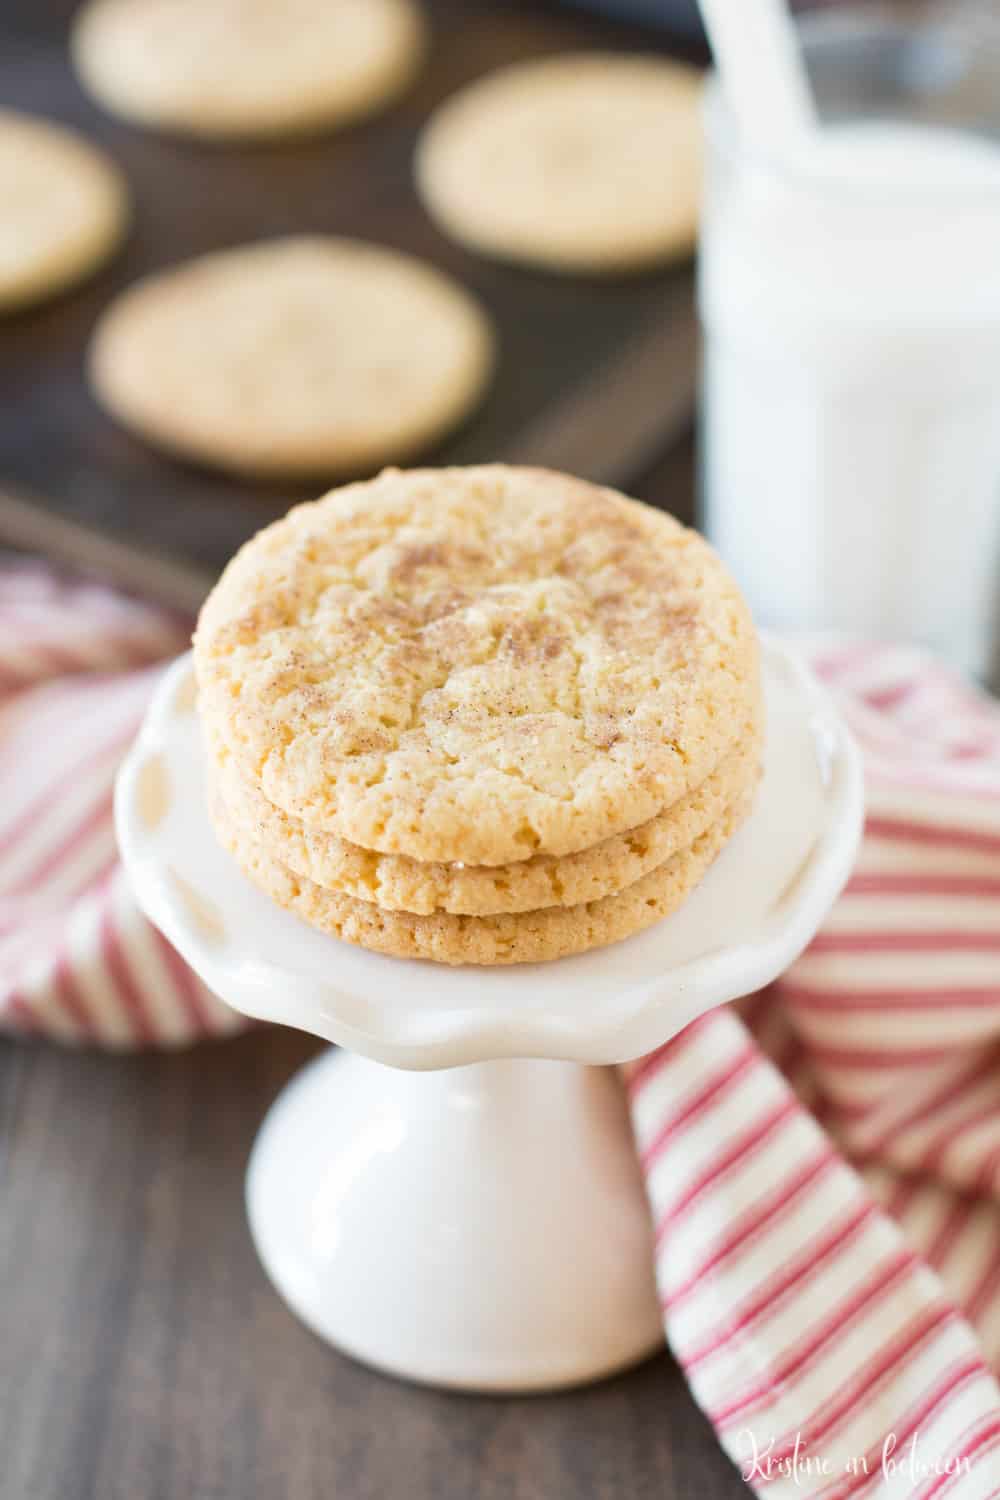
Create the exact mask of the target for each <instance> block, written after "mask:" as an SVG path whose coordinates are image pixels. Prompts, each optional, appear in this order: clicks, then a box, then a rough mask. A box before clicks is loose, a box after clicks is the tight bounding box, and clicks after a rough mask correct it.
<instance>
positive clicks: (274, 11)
mask: <svg viewBox="0 0 1000 1500" xmlns="http://www.w3.org/2000/svg"><path fill="white" fill-rule="evenodd" d="M72 51H73V58H74V61H75V63H76V67H77V71H78V72H79V74H80V77H81V78H82V80H83V82H84V84H85V85H86V86H87V88H88V89H89V90H90V91H91V93H92V94H93V95H94V97H95V98H96V99H98V100H100V102H101V103H102V104H104V105H105V106H106V107H107V108H108V109H110V110H112V111H113V112H114V113H115V114H119V115H123V116H124V117H125V118H126V119H129V120H134V121H135V122H137V123H138V124H140V125H147V126H151V127H152V128H154V129H162V130H169V131H176V132H179V133H183V134H185V135H196V136H205V137H214V138H219V139H227V138H233V139H238V138H243V137H272V136H273V137H279V136H287V135H301V134H303V133H306V132H313V131H318V130H327V129H331V128H333V127H335V126H337V125H341V124H343V123H345V122H346V121H348V120H354V119H356V118H358V117H359V116H361V115H365V114H369V113H371V112H372V111H373V110H375V109H378V108H379V107H380V106H381V105H383V104H385V103H386V102H387V101H388V100H390V99H392V98H394V97H395V95H396V94H398V93H399V92H400V91H401V90H402V89H403V88H404V87H405V85H406V84H407V83H409V81H410V79H411V78H412V76H413V74H414V73H415V71H416V69H417V67H418V66H419V63H420V60H421V57H422V55H423V51H424V26H423V21H422V18H421V13H420V11H419V9H418V8H417V6H416V5H415V4H414V3H413V0H281V3H277V0H89V3H87V4H85V5H84V6H83V7H82V9H81V10H80V11H79V13H78V15H77V18H76V21H75V24H74V27H73V34H72Z"/></svg>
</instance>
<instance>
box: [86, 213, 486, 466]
mask: <svg viewBox="0 0 1000 1500" xmlns="http://www.w3.org/2000/svg"><path fill="white" fill-rule="evenodd" d="M492 359H493V340H492V335H491V332H490V327H489V324H488V322H487V319H486V316H485V314H484V313H483V312H482V311H481V309H480V308H479V306H478V304H477V303H476V302H475V301H473V299H472V298H471V297H470V296H469V295H468V294H467V293H466V292H465V291H464V290H463V289H462V288H461V287H460V286H458V285H457V284H456V283H455V282H453V281H452V280H451V279H450V278H449V277H447V276H444V275H443V274H442V273H441V272H439V271H437V270H435V269H434V267H433V266H429V265H427V264H425V263H424V262H423V261H419V260H416V259H414V258H413V257H412V256H409V255H404V254H402V253H400V252H398V251H395V250H388V249H384V248H383V247H382V246H379V245H371V244H368V243H366V242H364V241H361V240H351V239H339V238H336V237H333V236H319V235H317V236H296V237H292V238H287V239H277V240H268V241H263V242H261V243H259V244H255V245H250V246H243V247H241V248H239V249H235V250H222V251H217V252H215V253H213V254H210V255H205V256H202V257H200V258H199V259H197V260H193V261H188V262H187V263H185V264H184V265H181V266H178V267H175V268H173V269H171V270H168V271H163V272H159V273H157V274H154V275H152V276H149V277H147V278H146V279H145V280H143V281H140V282H138V283H137V284H136V285H135V286H133V287H130V288H129V290H128V291H126V292H125V293H123V295H122V296H121V297H119V298H118V299H117V300H116V301H115V302H114V303H112V305H111V307H110V308H109V309H108V310H107V311H106V312H105V314H104V316H103V318H102V319H101V321H100V322H99V324H98V326H97V330H96V332H95V334H94V338H93V341H92V344H91V350H90V375H91V380H92V383H93V386H94V390H95V392H96V394H97V396H98V398H99V399H100V401H101V402H102V403H103V405H104V406H105V407H106V408H107V409H108V411H109V412H111V414H112V415H113V416H115V417H117V418H118V419H119V421H121V422H122V423H123V424H124V425H125V426H127V427H130V428H132V429H134V430H135V431H136V432H137V433H138V434H139V435H140V436H142V437H145V438H147V439H148V440H149V441H151V442H153V443H156V444H158V445H160V446H161V447H163V448H165V449H167V450H168V451H170V452H173V453H175V454H177V455H178V456H180V457H186V458H190V459H195V460H197V461H199V462H202V463H205V464H209V465H214V466H216V467H219V468H222V469H228V470H232V471H234V472H237V473H243V474H249V475H260V476H274V477H283V476H284V477H290V476H296V475H299V476H306V475H316V474H336V473H344V472H352V471H354V472H356V471H357V470H359V469H360V470H363V469H366V468H371V467H374V466H375V465H378V464H380V463H383V462H385V461H387V460H389V459H394V458H399V457H402V456H404V455H409V454H412V453H414V452H415V451H417V450H419V449H420V448H422V447H424V446H425V445H426V444H428V443H430V442H432V441H433V440H434V439H435V438H438V437H440V436H441V435H442V434H443V433H444V432H445V431H447V430H448V429H449V428H451V427H453V426H454V425H455V424H456V423H458V422H459V421H460V420H461V419H462V418H463V417H464V416H465V415H466V414H467V413H468V411H469V410H470V408H471V407H472V406H473V405H475V403H476V402H477V401H478V399H479V398H480V396H481V395H482V393H483V391H484V389H485V386H486V383H487V380H488V378H489V375H490V371H491V368H492Z"/></svg>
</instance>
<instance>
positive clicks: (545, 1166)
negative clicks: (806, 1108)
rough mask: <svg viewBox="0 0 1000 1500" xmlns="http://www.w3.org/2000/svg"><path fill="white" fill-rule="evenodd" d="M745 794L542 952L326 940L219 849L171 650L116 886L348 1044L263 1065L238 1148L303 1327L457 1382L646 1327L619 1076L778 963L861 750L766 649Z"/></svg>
mask: <svg viewBox="0 0 1000 1500" xmlns="http://www.w3.org/2000/svg"><path fill="white" fill-rule="evenodd" d="M765 688H766V697H767V713H768V730H767V744H766V750H765V772H764V778H763V781H762V784H761V788H760V793H759V796H758V799H757V802H756V804H755V808H754V812H753V814H752V816H751V817H750V819H749V821H748V822H747V823H746V825H745V826H744V827H743V828H742V829H741V830H740V831H739V832H738V833H737V834H736V836H735V838H734V839H733V840H732V841H731V842H730V844H729V845H727V847H726V849H725V850H724V851H723V853H722V855H721V856H720V858H719V859H718V860H717V862H716V863H715V865H714V866H713V867H712V869H711V870H710V871H709V873H708V875H707V876H706V878H705V880H704V881H703V882H702V884H701V886H700V887H699V888H698V889H697V890H696V891H695V892H694V894H693V895H692V896H691V897H690V898H689V899H688V901H687V902H686V903H685V905H684V906H683V907H681V908H680V910H679V911H677V912H676V913H675V914H674V915H673V916H671V917H668V918H667V919H666V920H665V921H663V922H661V923H659V924H658V925H657V926H656V927H654V928H652V929H650V930H649V931H648V932H645V933H641V934H639V935H637V936H636V937H633V938H630V939H628V940H627V941H626V942H623V943H618V944H615V945H614V946H612V947H610V948H605V949H600V950H597V951H594V952H592V953H587V954H583V955H581V956H579V957H576V958H568V959H562V960H560V961H558V962H555V963H549V964H532V965H518V966H514V967H510V968H498V969H481V968H475V967H472V966H463V967H459V968H447V967H442V966H439V965H435V964H430V963H426V962H422V961H419V960H404V959H393V958H386V957H384V956H382V955H380V954H375V953H369V952H367V951H365V950H364V949H361V948H354V947H351V946H350V945H349V944H346V943H342V942H340V941H338V940H337V939H335V938H331V937H328V936H326V935H325V934H323V933H320V932H318V931H316V930H314V929H313V928H310V927H308V926H307V925H305V924H304V923H303V922H301V921H300V920H299V919H298V918H297V917H294V916H292V915H291V914H289V913H287V912H284V911H282V910H280V909H279V908H278V907H276V906H275V905H274V904H273V903H272V902H271V901H270V900H269V899H268V898H267V897H266V896H264V895H263V894H262V893H261V892H260V891H258V890H257V889H256V888H255V887H254V886H253V885H251V884H250V882H249V881H248V880H247V879H246V878H245V877H244V876H243V874H242V873H241V872H240V870H239V869H238V868H237V866H236V865H235V864H234V862H233V861H232V859H231V858H230V856H229V855H228V854H227V853H226V852H225V851H224V850H223V849H222V848H221V847H220V846H219V845H218V844H217V842H216V840H215V838H214V836H213V834H212V831H211V828H210V825H209V822H208V818H207V814H206V811H205V787H204V760H203V750H202V740H201V733H200V726H199V723H198V718H197V713H196V711H195V694H194V684H193V676H192V668H191V664H190V660H189V659H188V658H183V659H182V660H181V661H179V662H177V663H175V665H174V666H173V667H172V668H171V669H170V670H169V671H168V672H167V673H166V674H165V675H164V677H163V679H162V680H161V682H160V684H159V687H158V689H157V692H156V694H155V697H154V699H153V702H152V704H151V706H150V709H149V712H148V714H147V717H146V721H145V724H144V726H143V728H142V731H141V733H140V735H139V737H138V739H137V741H136V744H135V746H134V747H133V749H132V750H131V752H130V754H129V756H128V757H127V759H126V761H125V763H124V765H123V766H122V770H121V773H120V776H119V781H118V788H117V795H116V821H117V828H118V837H119V842H120V845H121V849H122V854H123V858H124V860H125V863H126V866H127V868H128V870H129V874H130V877H131V880H132V883H133V886H134V888H135V892H136V895H137V898H138V900H139V902H140V904H141V906H142V908H143V910H144V911H145V912H146V913H147V915H148V916H149V917H150V919H151V920H152V921H153V922H155V923H156V924H157V926H159V927H160V928H161V930H162V931H163V932H164V933H165V935H166V936H167V937H168V938H169V939H170V941H171V942H172V943H173V944H174V946H175V947H176V948H177V949H178V951H179V952H180V953H181V954H182V956H183V957H184V958H185V959H186V960H187V962H188V963H189V964H190V965H191V966H192V968H193V969H195V970H196V972H197V973H198V974H199V975H200V976H201V978H202V979H203V980H204V981H205V983H206V984H208V985H209V987H210V988H211V989H213V990H214V991H215V992H216V993H217V994H218V995H220V996H221V997H222V998H223V999H224V1000H226V1001H227V1002H228V1003H229V1004H231V1005H233V1006H235V1007H236V1008H237V1009H239V1010H241V1011H243V1012H244V1013H245V1014H247V1015H249V1016H254V1017H260V1018H262V1019H266V1020H270V1021H275V1022H279V1023H282V1024H285V1025H291V1026H297V1027H299V1028H301V1029H303V1030H306V1031H310V1032H314V1033H315V1034H317V1035H318V1036H321V1037H325V1038H326V1039H328V1040H329V1041H332V1042H336V1043H338V1044H339V1045H340V1046H341V1047H342V1048H344V1049H346V1050H345V1051H344V1052H341V1053H333V1052H330V1053H327V1054H325V1055H323V1056H321V1057H320V1058H318V1059H317V1060H316V1061H314V1062H313V1063H312V1064H311V1065H310V1066H309V1067H307V1068H306V1069H305V1070H304V1071H303V1072H302V1073H301V1074H300V1075H299V1076H298V1077H297V1078H295V1079H293V1081H292V1082H291V1083H290V1084H289V1085H288V1087H287V1088H286V1089H285V1090H284V1092H283V1093H282V1094H281V1095H280V1096H279V1098H278V1100H277V1101H276V1103H275V1104H274V1105H273V1107H272V1109H271V1111H270V1113H269V1114H268V1116H267V1119H266V1120H265V1122H264V1125H263V1127H262V1129H261V1132H260V1134H259V1136H258V1138H257V1141H256V1143H255V1146H254V1149H253V1153H252V1156H251V1160H250V1166H249V1170H248V1175H247V1205H248V1211H249V1217H250V1225H251V1230H252V1233H253V1236H254V1240H255V1243H256V1245H257V1249H258V1251H259V1253H260V1256H261V1259H262V1261H263V1263H264V1265H265V1267H266V1269H267V1271H268V1273H269V1275H270V1276H271V1279H272V1281H273V1282H274V1283H275V1285H276V1286H277V1288H278V1289H279V1291H280V1292H281V1293H282V1295H283V1296H284V1297H285V1299H286V1301H287V1302H288V1303H289V1304H290V1305H291V1306H292V1307H293V1308H294V1310H295V1311H296V1312H297V1313H298V1314H299V1316H300V1317H301V1318H302V1319H303V1320H304V1321H305V1322H306V1323H308V1324H309V1325H310V1326H311V1327H312V1328H313V1329H314V1330H315V1331H316V1332H317V1333H319V1334H320V1335H321V1336H322V1337H324V1338H326V1339H328V1340H329V1341H330V1342H332V1343H334V1344H336V1345H338V1346H339V1347H340V1348H342V1349H343V1350H345V1351H346V1352H348V1353H350V1354H353V1355H355V1356H356V1357H358V1358H360V1359H363V1360H365V1361H366V1362H368V1363H370V1364H373V1365H376V1366H378V1367H380V1368H382V1369H385V1370H388V1371H390V1372H392V1373H394V1374H397V1375H402V1376H406V1377H408V1378H412V1379H416V1380H421V1381H427V1382H431V1383H435V1384H441V1385H452V1386H460V1387H463V1388H468V1389H477V1390H497V1389H502V1390H531V1389H540V1388H549V1389H550V1388H553V1387H556V1386H562V1385H570V1384H576V1383H579V1382H582V1381H586V1380H592V1379H596V1378H598V1377H599V1376H602V1375H605V1374H609V1373H610V1372H612V1371H613V1370H615V1369H618V1368H621V1367H622V1366H624V1365H626V1364H628V1363H630V1362H632V1361H633V1360H635V1359H638V1358H641V1357H642V1356H643V1355H644V1354H646V1353H648V1352H650V1351H651V1350H652V1349H654V1348H656V1347H658V1346H659V1345H660V1343H661V1342H662V1337H663V1335H662V1325H661V1319H660V1312H659V1307H658V1304H657V1299H656V1293H655V1287H654V1282H653V1258H652V1236H651V1229H650V1225H649V1220H648V1214H647V1210H646V1203H645V1198H644V1194H643V1189H642V1183H641V1180H640V1177H639V1172H638V1168H637V1165H636V1161H635V1155H634V1151H633V1149H632V1142H631V1137H630V1134H629V1127H628V1120H627V1115H626V1111H625V1106H624V1101H623V1097H622V1093H621V1089H620V1085H619V1082H618V1078H617V1075H616V1074H615V1073H614V1072H613V1071H612V1070H611V1069H609V1068H607V1067H594V1066H580V1065H581V1064H584V1065H592V1064H612V1063H620V1062H623V1061H625V1060H627V1059H630V1058H634V1057H637V1056H639V1055H641V1054H642V1053H644V1052H647V1051H650V1050H651V1049H652V1048H654V1047H656V1046H659V1045H660V1044H661V1043H663V1042H665V1041H667V1040H668V1039H669V1038H670V1037H671V1036H673V1035H675V1034H676V1033H677V1032H678V1031H680V1030H681V1029H682V1028H683V1027H684V1026H686V1025H687V1024H688V1023H689V1022H690V1021H692V1020H694V1019H695V1018H696V1017H697V1016H699V1015H701V1014H703V1013H704V1012H705V1011H707V1010H709V1009H710V1008H711V1007H712V1006H715V1005H718V1004H721V1003H722V1002H724V1001H728V1000H732V999H735V998H737V997H739V996H742V995H746V994H749V993H751V992H752V991H753V990H756V989H759V988H760V987H762V986H763V985H765V984H767V983H769V982H770V981H771V980H772V979H774V978H776V977H777V976H778V975H779V974H780V973H781V972H782V971H783V970H784V969H785V968H786V967H787V966H788V964H790V963H791V962H792V960H793V959H794V958H796V957H797V955H798V954H799V953H800V952H801V951H802V949H803V948H804V947H805V946H806V944H807V943H808V942H809V940H810V938H811V937H812V935H813V933H814V932H815V931H816V928H817V927H818V926H819V924H820V922H821V921H822V920H823V918H824V916H825V915H826V913H827V911H828V910H829V908H830V906H831V905H832V903H833V901H834V900H835V899H836V897H837V895H838V894H839V892H840V890H841V889H842V887H843V885H844V882H845V881H846V879H847V877H848V874H849V872H850V869H851V866H852V864H853V861H854V858H855V854H856V851H857V846H858V840H859V837H860V831H861V824H862V809H863V792H862V779H861V770H860V763H859V757H858V754H857V751H856V749H855V747H854V745H853V742H852V741H851V738H850V736H849V734H848V733H847V731H846V729H845V728H844V726H843V724H842V723H841V721H840V719H839V717H838V715H837V713H836V711H835V709H834V708H833V706H832V704H831V702H830V700H829V699H828V697H827V696H826V694H825V693H824V692H823V690H822V689H821V688H820V687H819V686H818V684H817V683H816V682H815V681H814V680H813V678H812V677H811V676H810V675H809V674H808V673H807V672H806V670H805V669H804V668H803V666H802V665H801V664H800V663H799V661H798V660H797V658H796V657H795V656H794V655H793V654H792V653H791V652H790V651H788V650H787V649H786V648H785V647H784V646H782V645H780V644H779V643H776V642H769V643H768V644H767V646H766V649H765Z"/></svg>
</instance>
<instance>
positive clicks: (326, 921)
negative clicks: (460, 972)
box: [210, 797, 751, 965]
mask: <svg viewBox="0 0 1000 1500" xmlns="http://www.w3.org/2000/svg"><path fill="white" fill-rule="evenodd" d="M750 800H751V799H750V798H749V797H747V798H743V799H741V800H740V801H738V802H737V803H735V804H734V805H733V806H732V807H731V808H729V809H728V810H727V811H726V812H725V813H724V814H723V816H722V818H721V819H720V820H719V821H718V822H717V823H715V824H713V826H712V827H711V828H709V829H707V830H706V832H705V833H703V834H702V835H701V837H700V838H698V839H696V840H695V841H694V843H693V844H692V845H691V847H690V848H688V849H684V850H681V852H680V853H678V854H675V855H674V856H673V857H672V858H671V859H668V860H667V861H666V862H665V863H664V864H661V865H659V866H657V868H656V869H654V870H650V871H649V873H648V874H646V875H644V876H643V877H642V879H641V880H637V881H636V882H635V884H634V885H630V886H628V887H626V889H625V890H623V891H620V892H618V894H616V895H613V896H605V897H603V898H602V899H601V900H599V901H589V902H586V903H584V904H583V905H581V906H550V907H547V908H545V909H544V910H542V911H527V912H520V913H514V914H508V915H499V916H491V917H469V916H454V915H452V914H450V913H448V912H437V913H436V914H435V915H433V916H414V915H413V914H412V913H410V912H399V911H385V910H383V908H382V907H380V906H376V905H375V904H374V903H373V902H370V901H358V900H356V899H355V898H354V897H353V896H343V895H340V894H339V893H338V892H336V891H328V890H324V888H323V887H322V886H319V885H314V884H313V882H312V881H310V880H306V879H304V878H303V877H302V876H301V875H295V874H293V873H292V871H291V870H289V869H288V867H287V866H286V865H283V864H282V863H281V861H280V860H278V859H275V858H274V856H273V855H272V854H270V853H268V852H267V851H266V850H265V849H264V846H263V845H262V844H258V843H257V842H256V841H255V840H254V839H253V838H252V837H251V836H250V835H248V834H246V833H244V832H243V831H242V830H240V829H238V828H237V827H236V826H235V825H234V824H233V823H232V822H231V821H230V819H229V818H228V816H227V813H226V810H225V808H224V807H223V806H222V804H221V802H219V801H218V799H213V798H210V814H211V818H212V822H213V825H214V827H215V831H216V834H217V835H218V838H219V840H220V842H221V843H222V844H223V845H224V846H225V847H226V848H227V849H228V850H229V852H230V854H232V856H233V858H234V859H235V860H236V863H237V864H238V865H239V866H240V868H241V869H242V870H243V872H244V874H245V875H247V876H248V877H249V879H250V880H252V881H253V882H254V884H255V885H257V886H259V887H260V889H261V890H263V891H264V892H265V893H266V894H267V895H268V896H270V897H271V899H272V900H273V901H275V902H276V903H277V905H278V906H282V907H284V908H285V909H286V910H288V911H291V912H294V913H295V914H296V916H299V917H301V918H302V919H303V920H304V921H306V922H308V923H309V924H310V925H311V926H313V927H318V928H319V929H320V930H321V931H322V932H326V933H329V934H330V935H331V936H332V937H338V938H342V939H344V941H345V942H348V943H356V944H357V945H359V946H360V947H362V948H372V949H374V950H375V951H376V952H378V953H387V954H390V955H391V956H392V957H394V958H427V959H432V960H433V961H434V962H435V963H442V964H489V965H500V964H527V963H542V962H546V961H548V960H549V959H555V958H568V957H569V956H570V954H573V953H584V952H586V950H587V949H589V948H600V947H604V946H606V945H607V944H608V943H617V942H620V941H621V940H622V939H623V938H627V937H632V936H633V935H634V934H635V933H637V932H642V931H643V930H644V929H645V928H647V927H651V926H652V925H653V924H654V923H655V922H659V921H660V920H661V919H662V918H663V917H667V916H669V915H670V913H671V912H673V911H676V909H677V908H678V907H679V906H680V905H681V904H682V903H683V902H684V901H685V900H686V898H687V897H688V896H689V895H690V894H691V892H692V891H693V890H694V889H695V887H696V886H697V885H698V884H699V882H700V881H701V879H702V877H703V876H704V875H705V874H706V872H707V871H708V869H709V867H710V866H711V864H712V862H713V861H714V860H715V858H716V856H717V855H718V854H719V853H720V852H721V851H722V849H723V847H724V846H725V844H726V843H727V842H728V841H729V839H730V838H731V837H732V835H733V833H735V831H736V829H737V828H738V827H739V826H740V824H741V823H742V822H743V820H744V819H745V817H746V815H747V813H748V812H749V808H750Z"/></svg>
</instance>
